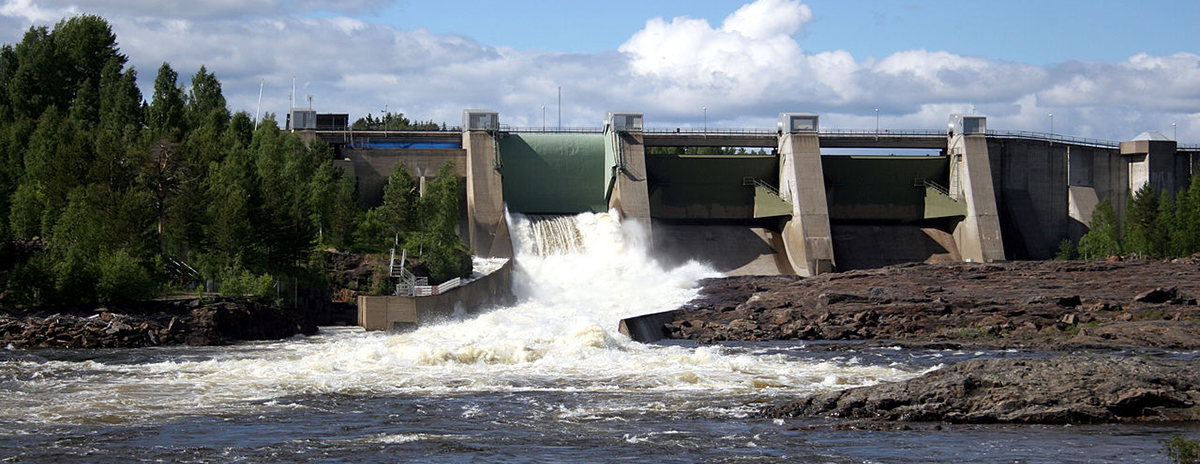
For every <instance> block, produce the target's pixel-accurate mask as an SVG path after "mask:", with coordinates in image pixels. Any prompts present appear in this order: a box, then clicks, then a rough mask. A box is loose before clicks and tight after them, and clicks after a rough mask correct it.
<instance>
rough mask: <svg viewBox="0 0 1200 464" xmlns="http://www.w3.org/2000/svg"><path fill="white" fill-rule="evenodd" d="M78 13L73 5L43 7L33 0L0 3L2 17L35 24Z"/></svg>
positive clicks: (12, 0)
mask: <svg viewBox="0 0 1200 464" xmlns="http://www.w3.org/2000/svg"><path fill="white" fill-rule="evenodd" d="M77 13H78V9H77V8H75V7H73V6H65V7H62V8H43V7H41V6H39V5H37V4H34V2H33V0H5V1H4V4H3V5H0V17H9V18H20V19H22V20H24V21H25V22H27V23H34V24H44V23H52V22H55V21H58V20H59V19H62V18H63V17H65V16H71V15H75V14H77Z"/></svg>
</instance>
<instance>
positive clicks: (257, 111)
mask: <svg viewBox="0 0 1200 464" xmlns="http://www.w3.org/2000/svg"><path fill="white" fill-rule="evenodd" d="M266 84H267V80H266V79H263V80H262V81H259V83H258V106H257V107H255V108H254V130H258V116H259V115H260V114H262V93H263V86H264V85H266Z"/></svg>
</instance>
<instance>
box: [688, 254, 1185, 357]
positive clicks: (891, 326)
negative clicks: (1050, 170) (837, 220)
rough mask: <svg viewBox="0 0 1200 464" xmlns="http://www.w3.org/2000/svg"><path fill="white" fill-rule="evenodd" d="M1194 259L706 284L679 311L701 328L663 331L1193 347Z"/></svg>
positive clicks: (713, 336) (722, 336) (897, 269)
mask: <svg viewBox="0 0 1200 464" xmlns="http://www.w3.org/2000/svg"><path fill="white" fill-rule="evenodd" d="M1196 264H1197V263H1195V262H1192V261H1190V260H1188V261H1187V262H1147V261H1135V260H1127V259H1124V260H1119V261H1115V262H1112V263H1108V262H1083V261H1079V262H1061V261H1053V262H1009V263H999V264H990V265H982V264H972V263H954V264H944V265H920V266H893V267H887V268H882V269H873V270H865V271H850V272H843V273H831V274H823V275H819V276H815V277H809V278H797V277H779V276H775V277H746V276H742V277H730V278H717V279H705V280H704V281H702V282H701V285H702V286H703V288H702V290H701V292H700V294H701V296H700V297H699V298H697V299H696V300H693V301H692V302H689V303H688V304H687V305H686V306H684V307H683V308H682V310H681V311H680V313H679V315H678V316H677V322H678V321H680V320H690V321H701V322H703V324H699V323H695V322H694V323H693V324H692V326H693V327H694V329H693V330H670V333H671V336H672V337H678V338H690V339H693V340H709V341H713V340H743V339H751V337H753V339H770V340H813V339H832V340H856V339H873V340H880V341H881V342H882V343H887V342H890V341H891V340H898V339H902V340H906V341H908V342H913V343H916V342H925V343H943V342H947V341H953V342H955V343H961V344H969V345H972V346H979V347H997V348H1008V347H1014V348H1045V349H1065V348H1069V347H1070V346H1071V345H1072V344H1073V343H1081V344H1083V345H1079V346H1086V347H1088V348H1089V349H1091V348H1094V347H1096V346H1105V347H1112V348H1125V347H1130V346H1151V347H1154V346H1161V347H1168V346H1169V347H1172V348H1180V349H1200V329H1197V328H1195V327H1193V326H1191V325H1188V324H1187V323H1188V322H1189V321H1195V320H1200V307H1198V306H1196V305H1189V304H1190V303H1192V302H1193V301H1194V300H1195V299H1194V298H1191V297H1189V296H1186V295H1196V294H1200V266H1197V265H1196ZM949 283H952V285H951V284H949ZM1148 288H1152V289H1155V290H1154V291H1149V292H1147V291H1146V289H1148ZM1047 292H1053V293H1052V294H1048V293H1047ZM1138 300H1143V301H1138ZM1152 301H1162V302H1164V303H1171V304H1172V306H1171V307H1170V308H1169V309H1165V310H1164V309H1159V308H1147V306H1146V305H1147V304H1159V303H1151V302H1152ZM1131 303H1132V304H1131ZM1126 307H1129V308H1126ZM1164 319H1169V320H1171V322H1172V323H1175V324H1177V326H1176V327H1175V329H1172V333H1171V334H1169V335H1168V334H1165V332H1164V331H1163V330H1160V328H1156V329H1155V331H1154V333H1152V334H1150V335H1147V334H1146V333H1144V330H1145V327H1141V326H1139V325H1138V324H1137V323H1138V322H1140V321H1146V320H1164ZM735 320H744V321H753V322H754V327H750V326H748V325H746V326H743V325H744V324H745V323H744V322H739V323H738V324H739V327H737V328H736V330H735V329H731V328H730V327H729V324H730V323H731V322H732V321H735ZM1085 324H1086V325H1087V327H1086V328H1087V329H1088V332H1089V336H1088V337H1082V338H1080V337H1078V336H1077V335H1078V332H1079V330H1077V329H1076V328H1079V329H1082V328H1084V327H1083V326H1084V325H1085ZM668 325H670V324H668ZM1090 334H1098V335H1095V336H1091V335H1090ZM1144 343H1166V344H1167V345H1144Z"/></svg>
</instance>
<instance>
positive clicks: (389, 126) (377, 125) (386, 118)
mask: <svg viewBox="0 0 1200 464" xmlns="http://www.w3.org/2000/svg"><path fill="white" fill-rule="evenodd" d="M350 128H351V129H353V130H394V131H436V130H445V129H444V128H443V127H441V126H438V125H437V123H435V122H433V121H432V120H429V121H411V120H409V119H408V118H406V117H404V114H403V113H392V112H387V113H384V114H382V115H380V116H379V118H375V117H374V116H373V115H370V114H368V115H366V116H365V117H361V118H358V120H357V121H354V124H351V125H350Z"/></svg>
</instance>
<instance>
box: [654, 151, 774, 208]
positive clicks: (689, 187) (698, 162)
mask: <svg viewBox="0 0 1200 464" xmlns="http://www.w3.org/2000/svg"><path fill="white" fill-rule="evenodd" d="M646 167H647V171H648V173H649V177H650V184H649V195H650V200H649V201H650V215H651V216H653V217H654V218H657V219H754V193H755V191H754V184H753V183H751V184H749V185H747V184H746V183H745V181H744V180H745V179H746V178H751V179H757V180H761V181H764V182H767V183H769V184H772V185H774V184H775V183H776V179H778V177H779V174H778V172H779V161H778V159H777V157H775V156H774V155H650V156H647V158H646Z"/></svg>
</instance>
